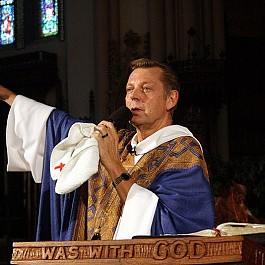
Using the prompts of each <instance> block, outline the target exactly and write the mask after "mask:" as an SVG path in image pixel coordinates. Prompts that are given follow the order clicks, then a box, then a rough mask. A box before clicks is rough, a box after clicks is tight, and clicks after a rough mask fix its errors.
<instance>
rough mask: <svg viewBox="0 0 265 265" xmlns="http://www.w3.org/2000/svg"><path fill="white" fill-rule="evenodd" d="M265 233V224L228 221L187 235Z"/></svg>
mask: <svg viewBox="0 0 265 265" xmlns="http://www.w3.org/2000/svg"><path fill="white" fill-rule="evenodd" d="M263 233H265V224H251V223H236V222H227V223H222V224H220V225H218V226H217V227H216V228H213V229H205V230H201V231H198V232H194V233H190V234H185V236H239V235H250V234H263ZM183 235H184V234H183Z"/></svg>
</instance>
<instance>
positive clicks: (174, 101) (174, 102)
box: [167, 90, 179, 110]
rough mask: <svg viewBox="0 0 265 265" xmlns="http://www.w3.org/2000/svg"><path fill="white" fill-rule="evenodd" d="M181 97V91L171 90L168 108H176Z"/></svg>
mask: <svg viewBox="0 0 265 265" xmlns="http://www.w3.org/2000/svg"><path fill="white" fill-rule="evenodd" d="M178 99H179V92H178V91H177V90H171V91H170V94H169V95H168V98H167V110H171V109H172V108H174V107H175V106H176V105H177V103H178Z"/></svg>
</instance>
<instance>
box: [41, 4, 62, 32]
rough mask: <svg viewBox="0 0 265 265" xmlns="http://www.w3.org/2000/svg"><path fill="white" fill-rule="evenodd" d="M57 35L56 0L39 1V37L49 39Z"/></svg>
mask: <svg viewBox="0 0 265 265" xmlns="http://www.w3.org/2000/svg"><path fill="white" fill-rule="evenodd" d="M57 34H58V0H41V1H40V35H41V37H49V36H53V35H57Z"/></svg>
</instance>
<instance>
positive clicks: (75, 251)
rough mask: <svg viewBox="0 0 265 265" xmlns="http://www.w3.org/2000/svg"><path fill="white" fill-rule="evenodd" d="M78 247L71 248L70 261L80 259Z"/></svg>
mask: <svg viewBox="0 0 265 265" xmlns="http://www.w3.org/2000/svg"><path fill="white" fill-rule="evenodd" d="M78 254H79V252H78V247H70V248H69V255H68V257H67V258H68V259H77V258H78Z"/></svg>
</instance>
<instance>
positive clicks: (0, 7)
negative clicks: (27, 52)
mask: <svg viewBox="0 0 265 265" xmlns="http://www.w3.org/2000/svg"><path fill="white" fill-rule="evenodd" d="M14 28H15V16H14V0H0V34H1V35H0V45H7V44H11V43H14V41H15V29H14Z"/></svg>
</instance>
